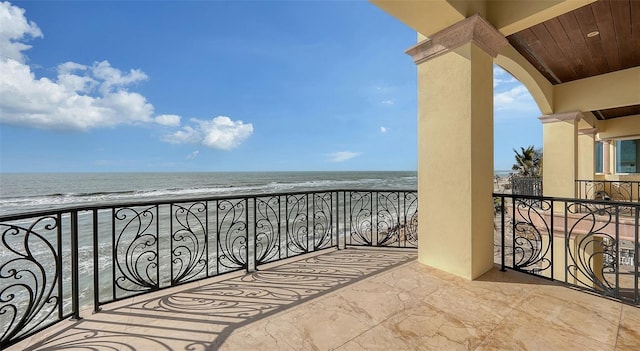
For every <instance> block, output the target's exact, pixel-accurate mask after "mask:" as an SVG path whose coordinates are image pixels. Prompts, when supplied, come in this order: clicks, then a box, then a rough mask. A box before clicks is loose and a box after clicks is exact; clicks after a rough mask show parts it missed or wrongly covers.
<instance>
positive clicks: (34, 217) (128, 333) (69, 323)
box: [0, 190, 640, 350]
mask: <svg viewBox="0 0 640 351" xmlns="http://www.w3.org/2000/svg"><path fill="white" fill-rule="evenodd" d="M534 199H536V200H535V201H532V200H531V197H518V196H515V195H505V194H495V198H494V203H499V204H500V205H501V207H500V208H499V210H498V211H496V217H495V221H496V230H495V233H496V236H495V244H496V245H495V247H496V251H495V252H496V260H495V262H496V266H495V268H494V269H493V270H492V271H490V272H488V273H486V274H485V275H483V276H482V277H480V278H479V279H477V280H474V281H469V280H466V279H462V278H459V277H457V276H454V275H451V274H448V273H445V272H442V271H439V270H437V269H434V268H431V267H428V266H425V265H422V264H420V263H419V262H418V261H417V256H418V254H417V250H415V247H416V246H417V237H416V233H417V227H416V224H415V223H416V220H415V219H416V217H417V216H416V214H417V211H418V207H417V194H416V193H415V191H363V190H353V191H350V190H339V191H325V192H313V193H296V194H266V195H260V196H246V197H236V198H211V199H185V200H180V201H173V202H163V203H136V204H113V205H105V206H103V207H91V208H73V209H64V210H60V211H54V212H46V213H35V214H24V215H19V216H11V217H3V218H0V224H2V231H0V233H2V239H3V246H2V247H1V248H2V250H3V251H2V252H0V253H1V254H2V256H0V257H3V260H2V261H1V262H0V266H1V267H0V272H1V274H2V275H1V276H0V278H2V279H1V280H0V283H1V285H0V288H1V289H0V292H1V293H0V297H1V298H2V300H0V311H2V314H0V318H3V319H2V325H3V328H5V329H3V330H2V333H3V334H2V341H3V345H2V346H3V349H5V347H6V348H7V349H8V350H23V349H24V350H45V349H83V348H84V349H96V350H103V349H104V350H217V349H223V350H245V349H247V350H260V349H264V350H273V349H278V350H281V349H282V350H287V349H295V350H299V349H320V350H327V349H342V350H351V349H384V350H387V349H579V350H603V349H609V350H614V349H615V350H635V349H637V347H638V345H640V333H639V332H638V329H637V325H638V324H639V323H640V309H638V308H637V303H638V286H637V282H638V280H639V279H638V274H637V272H638V267H637V260H634V263H633V265H632V274H631V276H630V277H631V278H635V279H630V280H629V279H627V280H629V281H631V285H629V283H623V284H620V283H619V282H620V281H623V280H624V281H626V280H625V279H620V277H627V278H629V275H628V274H627V275H625V274H626V273H628V272H627V271H623V270H622V269H621V268H622V266H620V265H619V264H617V263H616V262H619V260H618V258H619V256H618V255H617V254H616V252H618V251H615V250H614V251H611V250H608V251H606V252H607V255H609V256H608V257H613V260H606V259H604V258H603V257H604V256H603V254H602V253H601V254H599V256H600V257H601V258H602V259H601V260H600V261H602V262H606V263H607V264H606V265H604V266H606V267H607V270H606V271H603V272H604V273H605V274H604V276H603V275H598V274H595V273H594V274H593V275H589V274H587V275H585V276H587V277H589V278H591V279H592V280H580V279H573V280H572V279H570V278H571V275H570V274H571V272H574V273H575V270H572V269H573V268H571V266H570V265H567V264H566V261H565V257H571V256H562V257H561V256H557V255H558V252H562V251H563V250H558V248H559V247H563V246H562V245H560V244H558V241H557V240H551V242H555V243H556V250H551V251H549V250H544V249H541V248H544V247H545V244H546V243H549V239H545V237H544V236H541V237H539V238H536V237H535V236H533V234H534V233H535V228H542V227H545V223H547V222H545V221H553V219H552V218H556V217H554V216H553V215H551V216H548V217H545V216H544V215H541V216H540V217H539V218H538V219H539V221H540V222H526V221H524V220H523V219H524V218H531V217H526V216H520V215H513V214H514V213H518V212H517V211H516V212H514V211H515V210H514V209H518V208H520V207H521V206H524V205H519V204H520V203H523V204H526V205H527V206H529V207H528V208H529V211H528V212H531V211H533V210H534V209H535V210H538V211H539V212H540V213H542V212H544V211H545V210H549V209H546V208H545V207H541V205H540V203H541V201H542V202H545V203H546V202H550V203H553V204H556V206H559V205H557V204H559V203H561V202H562V201H563V200H561V199H549V198H541V197H536V198H534ZM525 200H526V201H525ZM536 201H537V202H536ZM592 202H593V203H595V205H602V204H601V203H600V202H598V201H595V202H594V201H591V200H580V203H581V204H582V205H583V206H582V207H581V208H582V211H583V212H585V213H586V208H588V207H587V206H586V205H590V204H591V203H592ZM509 203H511V204H516V206H512V207H511V212H509V211H505V210H504V209H507V208H508V204H509ZM621 205H622V206H623V207H627V206H632V210H633V211H634V212H633V216H632V217H631V218H634V219H635V226H636V228H637V224H638V206H640V205H638V204H627V203H619V202H618V203H617V204H616V206H618V207H616V206H613V207H611V208H612V209H608V210H606V209H605V213H614V216H613V218H616V220H617V218H618V217H616V216H615V213H619V212H620V211H617V210H614V209H613V208H615V209H619V207H620V206H621ZM633 206H635V207H633ZM541 208H542V210H540V209H541ZM567 208H568V207H567ZM594 208H596V207H594ZM500 209H502V211H500ZM596 209H597V210H598V211H602V210H603V208H602V206H601V207H597V208H596ZM556 212H557V211H556ZM556 212H554V211H550V212H549V213H556ZM509 213H511V216H509V215H508V214H509ZM598 215H600V213H598ZM563 218H566V217H563ZM525 222H526V223H525ZM564 223H567V224H568V223H570V222H569V221H565V222H563V226H564ZM613 223H614V226H615V227H618V228H619V227H620V225H619V222H616V221H615V220H614V222H613ZM525 227H526V228H528V229H529V231H528V232H527V233H528V234H527V235H529V236H526V238H528V241H523V240H522V239H520V237H521V236H522V237H525V236H524V235H520V234H519V233H523V231H521V230H520V229H521V228H525ZM555 227H556V226H554V225H551V228H555ZM538 232H540V231H538ZM616 233H618V234H619V232H616ZM616 233H614V235H612V237H613V239H619V237H616ZM530 234H531V235H530ZM556 234H557V233H556V232H553V231H551V237H554V235H556ZM548 235H549V234H548V233H547V238H549V236H548ZM571 235H573V234H570V235H568V236H567V235H564V236H563V237H564V238H571ZM594 236H601V234H598V235H594ZM635 238H636V242H637V229H636V231H635ZM600 242H602V241H600ZM616 242H617V241H616ZM525 243H528V244H531V245H533V246H531V247H529V248H526V247H525ZM434 245H437V243H434ZM565 247H569V248H570V247H573V246H566V245H565ZM608 247H611V245H609V246H608ZM93 248H98V249H97V250H94V249H93ZM633 248H634V250H637V245H634V246H633ZM595 252H598V251H595ZM603 252H604V251H603ZM59 253H60V254H59ZM590 253H591V257H592V260H593V257H595V256H598V254H597V253H596V254H594V250H592V251H590ZM635 253H637V251H635ZM47 255H49V256H50V257H48V256H47ZM7 257H14V258H15V257H17V258H18V260H14V259H13V258H12V259H7ZM635 257H637V255H636V256H635ZM47 259H52V260H53V261H52V262H56V265H55V267H54V268H55V269H51V267H50V266H47V265H45V264H43V263H40V264H38V262H47V261H46V260H47ZM548 261H549V262H550V266H549V267H553V268H550V269H549V267H544V264H546V263H547V262H548ZM503 266H504V268H510V269H509V270H506V271H501V268H503ZM17 267H22V269H21V270H19V269H17ZM567 267H568V268H567ZM593 267H594V266H593V265H588V266H587V268H593ZM27 268H29V269H27ZM627 268H629V267H627V266H625V269H627ZM558 269H559V270H560V271H564V272H565V274H564V275H559V274H555V275H554V273H553V272H556V271H557V270H558ZM39 274H41V275H39ZM47 274H49V275H47ZM578 278H583V276H580V275H579V276H578ZM603 278H607V279H603ZM598 279H600V280H598ZM603 281H604V282H609V283H611V282H614V284H613V285H611V284H610V285H607V286H606V287H608V289H604V288H603V287H602V286H600V285H598V284H596V282H600V283H602V282H603ZM634 281H635V283H634ZM615 283H618V284H615ZM634 284H635V286H634ZM634 287H635V290H634ZM629 288H630V289H629ZM93 291H97V292H98V293H97V294H94V293H93ZM603 296H604V297H603ZM634 305H636V306H634ZM25 308H26V309H25ZM92 310H93V311H92ZM13 311H19V313H17V314H16V313H13ZM22 311H25V312H22ZM12 313H13V314H12ZM13 315H17V316H19V318H13V317H12V316H13ZM7 326H8V327H7Z"/></svg>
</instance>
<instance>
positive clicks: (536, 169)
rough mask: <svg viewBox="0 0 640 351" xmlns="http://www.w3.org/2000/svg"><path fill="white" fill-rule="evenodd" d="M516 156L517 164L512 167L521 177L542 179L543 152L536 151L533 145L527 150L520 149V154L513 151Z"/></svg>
mask: <svg viewBox="0 0 640 351" xmlns="http://www.w3.org/2000/svg"><path fill="white" fill-rule="evenodd" d="M513 152H514V153H515V154H516V155H515V157H516V163H514V164H513V167H511V169H512V170H514V171H516V172H518V175H519V176H521V177H540V175H541V173H542V150H540V149H535V148H534V147H533V145H531V146H529V147H527V148H526V149H525V148H523V147H520V152H518V151H517V150H516V149H513Z"/></svg>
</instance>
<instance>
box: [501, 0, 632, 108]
mask: <svg viewBox="0 0 640 351" xmlns="http://www.w3.org/2000/svg"><path fill="white" fill-rule="evenodd" d="M507 39H508V40H509V42H510V43H511V45H512V46H513V47H514V48H515V49H516V50H517V51H518V52H520V54H521V55H522V56H524V57H525V58H526V59H527V60H528V61H529V62H531V64H532V65H533V66H534V67H536V68H537V70H538V71H540V73H541V74H542V75H544V76H545V77H546V78H547V79H548V80H549V82H551V83H552V84H560V83H566V82H570V81H573V80H577V79H583V78H587V77H592V76H596V75H600V74H606V73H610V72H614V71H619V70H623V69H627V68H631V67H636V66H640V1H638V0H598V1H596V2H594V3H592V4H590V5H587V6H583V7H581V8H578V9H576V10H574V11H571V12H568V13H566V14H563V15H561V16H558V17H556V18H552V19H550V20H548V21H545V22H542V23H540V24H537V25H535V26H533V27H531V28H528V29H525V30H522V31H520V32H517V33H514V34H512V35H510V36H508V37H507ZM593 113H594V115H595V116H596V117H597V118H598V119H610V118H617V117H622V116H628V115H629V114H640V105H635V106H625V107H620V108H614V109H607V110H601V111H593Z"/></svg>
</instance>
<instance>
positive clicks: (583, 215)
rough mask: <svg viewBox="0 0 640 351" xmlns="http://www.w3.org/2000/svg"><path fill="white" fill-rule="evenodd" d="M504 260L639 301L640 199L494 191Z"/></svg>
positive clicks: (504, 265) (507, 264)
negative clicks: (607, 198) (586, 197)
mask: <svg viewBox="0 0 640 351" xmlns="http://www.w3.org/2000/svg"><path fill="white" fill-rule="evenodd" d="M493 198H494V206H495V211H494V216H495V218H494V223H495V225H494V228H495V230H496V237H499V238H500V264H501V266H502V269H503V270H504V269H505V268H510V269H514V270H517V271H521V272H524V273H528V274H533V275H537V276H541V277H545V278H548V279H552V280H556V281H560V282H562V283H564V284H567V285H570V286H573V287H576V288H579V289H583V290H588V291H591V292H594V293H596V294H600V295H603V296H607V297H610V298H614V299H617V300H620V301H622V302H626V303H630V304H635V305H640V290H639V288H638V284H639V281H640V268H639V267H638V264H639V263H638V261H639V251H640V241H639V230H640V229H639V228H640V203H637V202H624V201H604V200H585V199H570V198H556V197H549V196H520V195H513V194H499V193H494V194H493Z"/></svg>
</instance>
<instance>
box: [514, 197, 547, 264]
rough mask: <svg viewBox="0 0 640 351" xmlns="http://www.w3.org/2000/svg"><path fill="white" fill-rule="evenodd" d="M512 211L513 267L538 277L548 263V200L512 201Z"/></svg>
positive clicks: (516, 199)
mask: <svg viewBox="0 0 640 351" xmlns="http://www.w3.org/2000/svg"><path fill="white" fill-rule="evenodd" d="M513 210H514V216H513V267H514V268H516V269H519V270H522V271H528V272H531V273H536V274H540V273H541V272H542V271H545V270H547V269H549V268H551V264H552V257H551V245H552V242H553V232H552V228H551V224H550V223H548V221H547V219H546V218H547V217H546V216H545V214H548V213H549V211H551V201H547V200H535V201H534V200H530V199H520V198H514V199H513ZM545 212H546V213H545Z"/></svg>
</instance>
